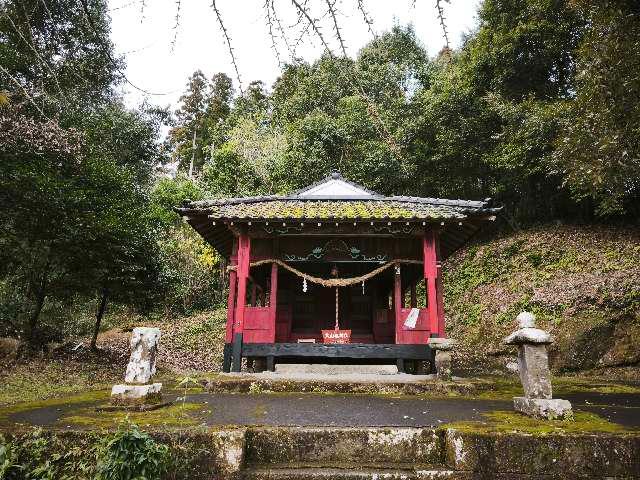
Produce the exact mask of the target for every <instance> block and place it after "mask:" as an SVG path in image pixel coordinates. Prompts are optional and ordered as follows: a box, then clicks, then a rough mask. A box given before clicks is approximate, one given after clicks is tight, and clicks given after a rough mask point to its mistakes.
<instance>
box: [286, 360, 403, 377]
mask: <svg viewBox="0 0 640 480" xmlns="http://www.w3.org/2000/svg"><path fill="white" fill-rule="evenodd" d="M275 373H276V374H279V375H289V376H292V377H295V376H300V375H305V376H306V375H332V376H333V375H367V376H369V375H398V367H397V366H396V365H329V364H325V363H315V364H314V363H279V364H278V365H276V371H275Z"/></svg>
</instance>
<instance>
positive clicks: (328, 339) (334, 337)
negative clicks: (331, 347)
mask: <svg viewBox="0 0 640 480" xmlns="http://www.w3.org/2000/svg"><path fill="white" fill-rule="evenodd" d="M322 341H323V342H324V343H351V330H322Z"/></svg>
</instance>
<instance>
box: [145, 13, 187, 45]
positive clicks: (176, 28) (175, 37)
mask: <svg viewBox="0 0 640 480" xmlns="http://www.w3.org/2000/svg"><path fill="white" fill-rule="evenodd" d="M143 4H144V2H143ZM181 8H182V0H176V16H175V20H176V21H175V23H174V25H173V40H171V51H172V52H173V51H174V50H175V48H176V41H177V40H178V27H179V26H180V9H181Z"/></svg>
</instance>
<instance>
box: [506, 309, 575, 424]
mask: <svg viewBox="0 0 640 480" xmlns="http://www.w3.org/2000/svg"><path fill="white" fill-rule="evenodd" d="M535 319H536V318H535V315H533V313H530V312H522V313H520V314H519V315H518V316H517V317H516V322H518V326H519V329H518V330H516V331H515V332H513V333H512V334H511V335H509V336H508V337H507V338H505V339H504V342H505V343H506V344H507V345H517V346H518V373H519V375H520V381H521V382H522V387H523V388H524V397H514V398H513V407H514V408H515V410H516V411H518V412H522V413H524V414H526V415H529V416H532V417H536V418H545V419H547V420H554V419H569V418H571V417H572V415H573V412H572V410H571V403H569V401H568V400H561V399H559V398H556V399H553V398H551V397H552V395H551V394H552V392H551V371H550V370H549V356H548V353H547V346H548V345H550V344H551V343H553V339H552V338H551V335H549V333H547V332H545V331H544V330H540V329H538V328H536V326H535Z"/></svg>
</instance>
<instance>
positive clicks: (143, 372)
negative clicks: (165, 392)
mask: <svg viewBox="0 0 640 480" xmlns="http://www.w3.org/2000/svg"><path fill="white" fill-rule="evenodd" d="M159 341H160V329H159V328H148V327H136V328H134V329H133V334H132V335H131V340H130V342H129V346H130V347H131V356H130V357H129V364H128V365H127V372H126V374H125V377H124V381H125V383H124V384H122V385H114V386H113V388H112V389H111V403H112V404H114V405H151V404H158V403H160V400H161V396H162V394H161V393H160V390H162V384H161V383H149V382H150V380H151V377H152V376H153V375H154V374H155V373H156V355H157V353H158V343H159Z"/></svg>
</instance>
